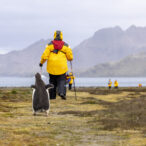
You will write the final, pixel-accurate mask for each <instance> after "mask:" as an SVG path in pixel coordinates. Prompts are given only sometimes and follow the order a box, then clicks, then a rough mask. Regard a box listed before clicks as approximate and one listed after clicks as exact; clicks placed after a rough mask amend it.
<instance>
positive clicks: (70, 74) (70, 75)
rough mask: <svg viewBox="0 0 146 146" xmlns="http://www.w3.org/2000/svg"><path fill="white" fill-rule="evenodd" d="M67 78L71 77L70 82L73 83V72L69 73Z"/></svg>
mask: <svg viewBox="0 0 146 146" xmlns="http://www.w3.org/2000/svg"><path fill="white" fill-rule="evenodd" d="M67 79H70V81H69V84H73V81H74V79H75V77H74V76H73V74H72V73H69V76H68V77H67Z"/></svg>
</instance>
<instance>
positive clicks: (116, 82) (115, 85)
mask: <svg viewBox="0 0 146 146" xmlns="http://www.w3.org/2000/svg"><path fill="white" fill-rule="evenodd" d="M118 86H119V83H118V81H117V80H115V82H114V88H118Z"/></svg>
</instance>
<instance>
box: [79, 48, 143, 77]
mask: <svg viewBox="0 0 146 146" xmlns="http://www.w3.org/2000/svg"><path fill="white" fill-rule="evenodd" d="M145 49H146V48H145ZM80 76H82V77H146V52H141V53H138V54H135V55H130V56H128V57H125V58H124V59H122V60H120V61H118V62H110V63H103V64H100V65H96V66H94V67H93V68H91V69H89V70H88V71H85V72H84V73H81V74H80Z"/></svg>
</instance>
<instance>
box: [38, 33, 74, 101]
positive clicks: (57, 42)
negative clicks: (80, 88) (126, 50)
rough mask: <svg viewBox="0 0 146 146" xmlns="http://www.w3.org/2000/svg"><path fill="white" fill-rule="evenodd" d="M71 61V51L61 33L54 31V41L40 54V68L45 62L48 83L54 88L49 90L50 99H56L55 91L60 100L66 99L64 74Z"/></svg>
mask: <svg viewBox="0 0 146 146" xmlns="http://www.w3.org/2000/svg"><path fill="white" fill-rule="evenodd" d="M72 60H73V54H72V50H71V48H70V47H69V45H68V44H67V43H65V42H64V41H63V34H62V32H61V31H55V33H54V40H53V41H51V42H50V43H49V44H48V45H47V46H46V49H45V51H44V52H43V54H42V57H41V61H40V64H39V65H40V67H42V65H43V63H44V62H46V61H47V72H48V73H49V77H50V79H49V82H50V84H53V85H54V88H53V89H51V90H49V93H50V99H56V90H57V93H58V95H59V96H60V97H61V98H62V99H64V100H65V99H66V72H67V71H68V66H67V61H72Z"/></svg>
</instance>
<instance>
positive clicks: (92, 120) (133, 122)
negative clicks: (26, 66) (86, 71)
mask: <svg viewBox="0 0 146 146" xmlns="http://www.w3.org/2000/svg"><path fill="white" fill-rule="evenodd" d="M31 96H32V89H30V88H0V145H10V146H15V145H17V146H19V145H20V146H21V145H30V146H36V145H39V146H47V145H48V146H50V145H52V146H76V145H77V146H78V145H79V146H82V145H85V146H89V145H91V146H92V145H93V146H94V145H101V146H119V145H121V146H123V145H124V146H137V145H139V146H145V145H146V88H120V89H118V90H117V89H116V90H114V89H112V90H108V89H106V88H78V89H77V98H78V100H77V101H76V100H75V98H74V92H71V91H68V92H67V100H66V101H64V100H61V99H60V97H57V99H56V100H52V101H51V109H50V113H49V116H48V117H46V116H45V113H41V112H40V113H38V114H37V116H33V115H32V103H31V102H32V101H31V100H32V99H31Z"/></svg>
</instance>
